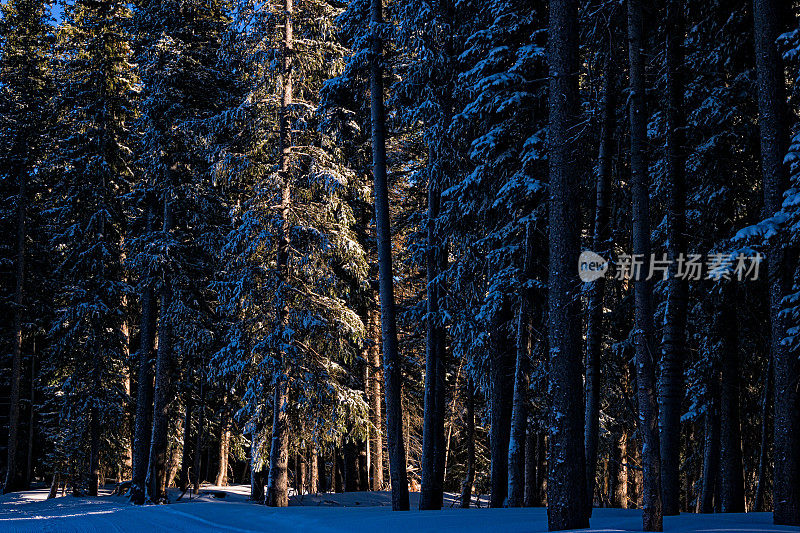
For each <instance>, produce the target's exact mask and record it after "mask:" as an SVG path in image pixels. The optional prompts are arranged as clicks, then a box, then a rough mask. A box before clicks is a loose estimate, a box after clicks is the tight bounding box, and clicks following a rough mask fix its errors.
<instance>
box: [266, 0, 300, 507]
mask: <svg viewBox="0 0 800 533" xmlns="http://www.w3.org/2000/svg"><path fill="white" fill-rule="evenodd" d="M293 10H294V7H293V4H292V0H284V11H285V13H284V16H285V20H284V35H283V70H282V73H283V88H282V90H283V94H282V97H281V110H280V177H281V191H280V192H281V204H280V211H281V230H280V242H279V244H278V253H277V258H276V259H277V265H278V277H279V289H278V290H279V291H280V294H279V295H278V298H277V307H278V309H277V315H278V317H279V318H278V320H279V323H280V324H279V327H280V328H281V330H283V329H285V328H286V327H287V325H288V322H287V321H288V316H289V310H288V307H287V303H286V297H287V296H288V293H289V291H288V288H287V283H288V268H289V267H288V265H289V249H290V244H291V243H290V236H289V231H290V227H289V209H290V206H291V190H290V183H289V164H290V160H291V152H292V128H291V117H290V116H289V108H290V107H291V105H292V102H293V99H294V93H293V85H292V77H293V72H292V68H293V59H294V58H293V55H294V36H293V26H292V17H293V16H294V15H293ZM277 351H278V354H277V358H278V361H279V366H280V368H279V369H278V375H277V376H276V377H275V390H274V397H273V403H272V405H273V414H272V441H271V445H270V452H269V478H268V479H267V488H266V497H265V500H264V503H265V504H266V505H268V506H270V507H286V506H288V505H289V474H288V464H289V422H288V413H287V408H288V404H289V383H288V379H289V378H288V373H289V361H288V360H287V358H286V354H285V353H283V351H282V350H281V349H280V348H277Z"/></svg>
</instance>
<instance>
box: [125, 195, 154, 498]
mask: <svg viewBox="0 0 800 533" xmlns="http://www.w3.org/2000/svg"><path fill="white" fill-rule="evenodd" d="M146 209H147V213H146V215H145V216H146V232H147V233H150V232H151V231H153V226H154V224H155V220H154V219H155V205H153V202H152V201H150V202H148V204H147V208H146ZM141 306H142V317H141V318H142V322H141V326H140V330H139V331H140V333H139V339H140V343H139V354H138V357H137V359H138V361H137V363H138V370H137V386H136V420H135V425H134V437H133V465H132V473H131V490H130V499H131V502H133V503H135V504H137V505H141V504H143V503H144V498H145V478H146V476H147V465H148V463H149V460H150V459H149V458H150V434H151V431H152V427H153V426H152V416H153V364H152V359H153V349H154V344H155V336H156V313H157V309H156V300H155V295H154V294H153V287H152V286H151V285H149V284H148V285H146V286H145V287H144V289H143V290H142V299H141Z"/></svg>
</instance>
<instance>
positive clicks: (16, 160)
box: [0, 0, 52, 493]
mask: <svg viewBox="0 0 800 533" xmlns="http://www.w3.org/2000/svg"><path fill="white" fill-rule="evenodd" d="M1 9H2V16H3V19H2V22H1V23H2V26H0V39H2V57H1V58H0V87H1V89H0V91H2V95H1V98H2V108H3V113H2V119H0V120H1V122H0V133H1V134H2V142H3V148H4V150H3V160H4V161H3V167H4V169H5V170H4V172H3V173H4V174H5V175H6V176H7V177H8V178H9V179H10V180H12V181H13V182H14V183H16V191H15V192H16V198H15V201H14V204H15V208H16V209H15V216H14V219H15V223H14V226H15V228H14V233H15V234H16V248H15V251H14V259H13V262H14V289H13V294H14V296H13V309H14V313H13V316H14V318H13V329H12V331H11V334H12V342H11V346H12V368H11V393H10V398H9V401H10V409H9V422H8V427H9V430H8V447H7V454H8V459H7V464H6V478H5V480H4V483H3V492H4V493H5V492H12V491H15V490H19V489H20V488H22V485H23V478H22V469H21V461H20V457H21V454H20V453H19V450H20V441H19V428H20V381H21V379H22V375H21V374H22V350H23V342H24V337H25V334H26V332H25V325H24V323H23V317H24V316H25V313H26V292H25V289H26V283H25V279H26V275H27V273H28V268H27V267H26V256H27V250H26V248H27V241H28V238H29V235H31V234H32V231H31V230H32V228H30V227H29V226H28V225H27V224H28V218H29V216H30V215H29V213H28V210H29V204H30V203H31V189H32V188H33V187H31V185H32V183H31V181H32V180H33V179H35V173H36V170H37V168H38V166H39V165H40V162H41V158H42V154H43V149H44V148H45V143H44V142H43V140H44V139H43V136H42V135H40V131H41V128H42V127H43V126H46V124H47V120H46V119H47V115H46V110H47V102H48V97H49V94H48V89H49V83H50V80H49V78H50V71H49V65H48V54H49V52H50V48H51V42H52V40H51V35H52V34H51V27H50V25H49V19H50V13H49V12H50V4H49V3H48V2H46V1H39V0H20V1H10V2H7V3H5V4H3V6H2V8H1Z"/></svg>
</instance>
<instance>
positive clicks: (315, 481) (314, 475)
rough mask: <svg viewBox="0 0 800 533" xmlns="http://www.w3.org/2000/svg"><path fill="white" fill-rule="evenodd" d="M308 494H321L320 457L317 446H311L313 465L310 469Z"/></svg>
mask: <svg viewBox="0 0 800 533" xmlns="http://www.w3.org/2000/svg"><path fill="white" fill-rule="evenodd" d="M308 492H309V494H317V493H318V492H319V456H318V453H317V445H316V444H312V445H311V464H310V465H309V467H308Z"/></svg>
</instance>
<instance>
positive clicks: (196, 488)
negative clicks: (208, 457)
mask: <svg viewBox="0 0 800 533" xmlns="http://www.w3.org/2000/svg"><path fill="white" fill-rule="evenodd" d="M198 407H199V408H200V414H199V415H198V417H197V435H196V437H195V441H194V465H193V467H192V468H194V482H193V483H192V485H193V486H192V493H193V494H198V493H199V492H200V484H201V483H202V482H203V476H201V475H200V467H201V465H202V460H203V455H202V452H203V438H204V437H205V429H206V383H205V377H204V376H203V375H201V376H200V402H199V405H198ZM190 477H191V476H190Z"/></svg>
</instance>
